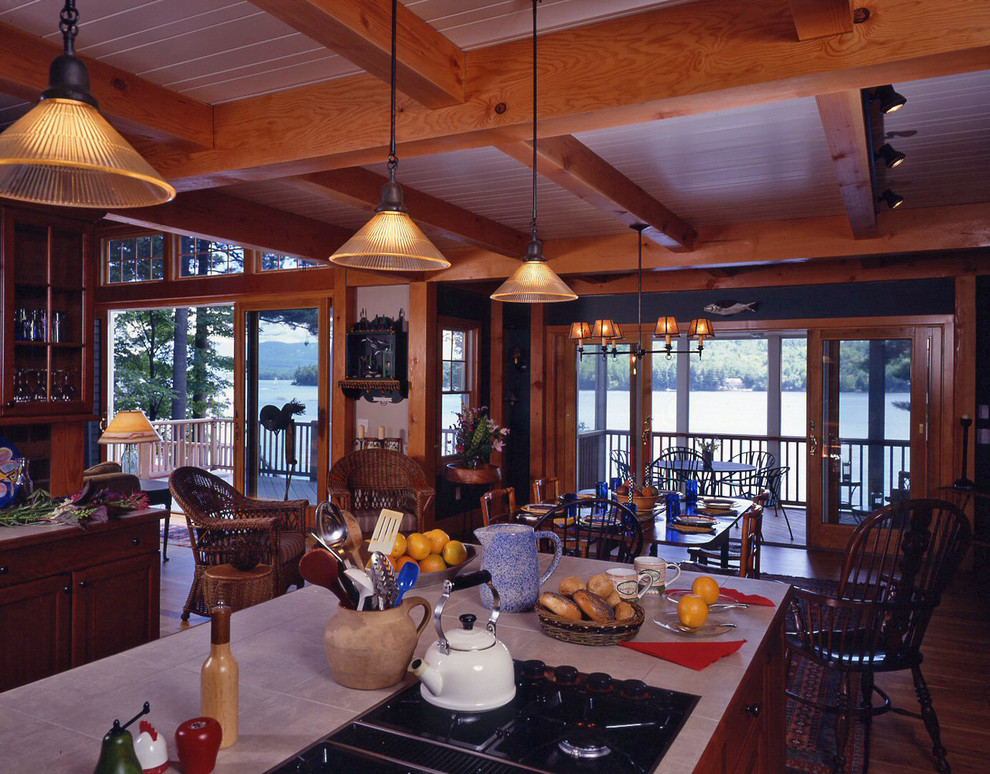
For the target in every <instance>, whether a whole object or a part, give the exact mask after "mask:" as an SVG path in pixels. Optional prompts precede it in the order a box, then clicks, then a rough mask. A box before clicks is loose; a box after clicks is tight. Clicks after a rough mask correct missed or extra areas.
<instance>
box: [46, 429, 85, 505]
mask: <svg viewBox="0 0 990 774" xmlns="http://www.w3.org/2000/svg"><path fill="white" fill-rule="evenodd" d="M51 428H52V431H51V432H52V440H51V490H50V491H51V494H52V496H53V497H68V496H69V495H71V494H74V493H76V492H78V491H79V490H80V489H82V483H83V480H82V479H83V476H82V472H83V468H85V466H86V462H85V458H84V456H83V449H84V448H85V444H86V424H85V423H84V422H53V423H52V426H51Z"/></svg>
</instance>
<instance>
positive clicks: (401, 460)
mask: <svg viewBox="0 0 990 774" xmlns="http://www.w3.org/2000/svg"><path fill="white" fill-rule="evenodd" d="M329 490H330V491H329V494H330V500H332V501H333V503H334V505H336V506H337V507H338V508H340V509H341V510H344V511H350V512H351V513H353V514H354V517H355V518H356V519H357V520H358V524H360V525H361V529H362V530H363V531H364V532H365V534H367V535H370V534H371V532H372V530H373V529H374V527H375V522H376V521H377V520H378V515H379V513H381V510H382V508H389V509H391V510H394V511H401V512H402V513H403V514H404V516H403V519H402V525H401V527H400V529H401V530H402V531H403V532H413V531H417V532H422V531H423V530H424V529H425V524H426V510H427V509H428V508H429V507H430V502H431V501H432V500H433V494H434V489H433V487H432V486H430V485H429V484H428V483H427V481H426V476H425V475H424V474H423V469H422V468H421V467H420V466H419V465H418V464H417V462H416V461H415V460H414V459H412V458H411V457H407V456H406V455H405V454H402V453H401V452H397V451H393V450H391V449H360V450H359V451H355V452H351V453H350V454H345V455H344V456H343V457H341V458H340V459H339V460H337V461H336V462H335V463H334V464H333V467H331V468H330V481H329Z"/></svg>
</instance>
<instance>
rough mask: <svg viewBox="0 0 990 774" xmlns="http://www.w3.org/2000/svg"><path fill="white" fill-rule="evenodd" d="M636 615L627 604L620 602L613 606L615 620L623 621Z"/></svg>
mask: <svg viewBox="0 0 990 774" xmlns="http://www.w3.org/2000/svg"><path fill="white" fill-rule="evenodd" d="M635 615H636V611H635V610H634V609H633V606H632V605H630V604H629V603H628V602H620V603H619V604H617V605H616V606H615V620H616V621H625V620H626V619H628V618H632V617H633V616H635Z"/></svg>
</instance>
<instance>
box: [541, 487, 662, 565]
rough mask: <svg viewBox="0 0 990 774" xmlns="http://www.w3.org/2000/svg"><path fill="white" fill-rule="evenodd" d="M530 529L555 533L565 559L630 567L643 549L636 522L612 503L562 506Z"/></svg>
mask: <svg viewBox="0 0 990 774" xmlns="http://www.w3.org/2000/svg"><path fill="white" fill-rule="evenodd" d="M533 529H535V530H536V531H537V532H539V531H540V530H547V531H553V532H556V533H557V534H558V535H559V536H560V542H561V544H562V545H563V553H564V555H565V556H578V557H582V558H585V559H604V560H608V561H610V562H622V563H626V564H631V563H632V561H633V559H635V558H636V557H637V556H639V555H640V553H641V552H642V549H643V528H642V526H641V525H640V523H639V520H638V519H637V518H636V516H635V514H634V513H633V512H632V511H631V510H629V508H627V507H626V506H625V505H623V504H622V503H620V502H618V501H616V500H600V499H598V498H594V499H589V500H578V501H574V502H569V503H562V504H560V505H558V506H557V507H556V508H554V509H553V510H551V511H548V512H547V513H546V514H545V515H544V516H543V517H542V518H541V519H540V520H539V521H538V522H536V524H535V525H534V527H533ZM545 542H547V543H549V541H545Z"/></svg>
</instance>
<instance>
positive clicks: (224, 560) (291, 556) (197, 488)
mask: <svg viewBox="0 0 990 774" xmlns="http://www.w3.org/2000/svg"><path fill="white" fill-rule="evenodd" d="M169 489H170V490H171V491H172V497H173V498H175V501H176V502H177V503H178V504H179V506H180V507H181V508H182V510H183V511H184V512H185V515H186V520H187V522H188V525H189V539H190V542H191V543H192V550H193V555H194V556H195V559H196V567H195V571H194V574H193V582H192V586H191V587H190V589H189V597H188V599H186V604H185V607H183V609H182V620H183V621H188V620H189V614H190V613H196V614H197V615H204V616H205V615H209V611H208V610H207V609H206V603H205V602H204V600H203V585H202V584H203V573H204V572H205V571H206V568H207V567H211V566H214V565H218V564H230V563H233V562H237V561H238V560H240V559H241V558H242V557H244V556H245V555H247V556H251V557H253V558H255V559H256V560H257V561H258V562H259V563H262V564H270V565H272V576H273V582H274V584H275V589H274V591H275V594H276V595H278V594H284V593H285V592H286V591H288V589H289V586H291V585H293V584H295V585H296V586H299V587H300V588H301V587H302V585H303V580H302V577H301V576H300V575H299V559H300V558H301V557H302V555H303V552H304V551H305V548H306V537H305V527H306V507H307V506H308V505H309V502H308V501H307V500H287V501H281V500H255V499H254V498H251V497H245V496H244V495H242V494H241V493H240V492H238V491H237V490H236V489H234V488H233V487H232V486H231V485H230V484H228V483H227V482H226V481H224V480H223V479H221V478H217V477H216V476H214V475H213V474H212V473H207V472H206V471H205V470H202V469H200V468H194V467H182V468H176V469H175V470H174V471H172V475H171V477H170V478H169Z"/></svg>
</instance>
